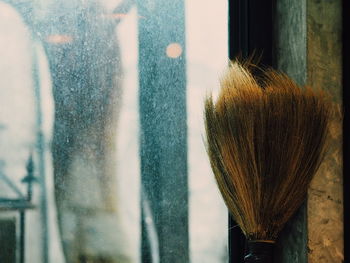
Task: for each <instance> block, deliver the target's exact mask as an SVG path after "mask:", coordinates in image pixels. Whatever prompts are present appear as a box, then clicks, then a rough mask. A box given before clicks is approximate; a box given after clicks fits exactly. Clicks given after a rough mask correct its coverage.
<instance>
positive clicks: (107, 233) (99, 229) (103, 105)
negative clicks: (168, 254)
mask: <svg viewBox="0 0 350 263" xmlns="http://www.w3.org/2000/svg"><path fill="white" fill-rule="evenodd" d="M50 12H51V14H52V16H50V15H49V16H48V19H47V23H48V26H46V28H47V29H48V31H47V32H46V34H45V35H46V39H45V40H46V43H47V45H46V48H47V53H48V57H49V61H50V69H51V74H52V80H53V94H54V100H55V124H54V136H53V144H52V150H53V161H54V178H55V195H56V203H57V209H58V219H59V228H60V232H61V239H62V243H63V250H64V254H65V256H66V259H67V262H118V263H123V262H130V259H129V256H128V255H127V253H126V252H125V249H126V242H125V238H124V235H123V233H122V232H123V231H122V229H121V226H120V224H119V223H118V222H119V220H118V217H119V216H118V212H117V210H118V206H117V200H116V194H115V191H116V189H117V187H116V177H115V173H116V148H115V140H116V138H115V137H116V131H117V127H116V126H117V120H118V111H119V108H120V96H121V88H120V81H121V76H122V72H121V63H120V54H119V46H118V42H117V39H116V35H115V27H116V24H117V22H118V21H119V19H118V18H119V17H117V19H116V16H113V15H112V14H107V13H106V12H105V11H104V10H103V8H102V7H101V6H100V5H98V3H97V1H57V2H55V5H54V6H52V7H51V8H50Z"/></svg>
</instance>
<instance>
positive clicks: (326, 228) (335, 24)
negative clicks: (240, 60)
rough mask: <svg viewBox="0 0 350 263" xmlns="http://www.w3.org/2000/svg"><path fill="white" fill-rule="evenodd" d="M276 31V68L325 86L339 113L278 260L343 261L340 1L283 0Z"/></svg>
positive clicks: (298, 79) (286, 230)
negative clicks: (323, 154) (321, 159)
mask: <svg viewBox="0 0 350 263" xmlns="http://www.w3.org/2000/svg"><path fill="white" fill-rule="evenodd" d="M275 30H276V32H275V33H276V34H275V36H276V41H275V45H276V46H275V48H276V54H275V59H276V66H277V68H278V69H280V70H281V71H283V72H285V73H287V74H288V75H289V76H290V77H292V78H293V79H294V80H295V81H296V82H298V83H299V84H307V85H310V86H312V87H314V88H323V89H327V90H328V91H329V92H330V93H331V95H332V97H333V99H334V102H335V105H334V108H335V112H336V115H335V118H334V120H333V122H332V125H331V139H330V149H329V152H328V153H327V156H326V158H325V160H324V162H323V164H322V166H321V168H320V170H319V172H318V174H317V175H316V177H315V179H314V180H313V182H312V185H311V187H310V190H309V195H308V200H307V202H305V204H304V205H303V206H302V207H301V208H300V209H299V211H298V212H297V213H296V215H295V216H294V217H293V218H292V219H291V220H290V221H289V222H288V224H287V225H286V227H285V228H284V230H283V231H282V233H281V234H280V238H279V240H278V243H277V249H276V252H275V262H288V263H292V262H293V263H294V262H295V263H296V262H298V263H299V262H309V263H314V262H317V263H323V262H324V263H326V262H327V263H333V262H343V257H344V256H343V198H342V196H343V193H342V189H343V188H342V152H341V149H342V127H341V119H340V117H339V116H340V114H339V108H340V104H341V100H342V92H341V91H342V85H341V81H342V78H341V71H342V65H341V48H342V46H341V0H301V1H293V0H279V1H277V6H276V28H275Z"/></svg>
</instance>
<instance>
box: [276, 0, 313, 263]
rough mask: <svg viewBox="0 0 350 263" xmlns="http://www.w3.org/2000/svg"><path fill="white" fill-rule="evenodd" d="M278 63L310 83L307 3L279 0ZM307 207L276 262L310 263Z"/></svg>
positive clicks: (283, 238)
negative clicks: (307, 44)
mask: <svg viewBox="0 0 350 263" xmlns="http://www.w3.org/2000/svg"><path fill="white" fill-rule="evenodd" d="M275 25H276V26H275V36H276V39H275V49H276V54H275V62H276V67H277V69H279V70H281V71H282V72H285V73H287V74H288V75H289V76H290V77H291V78H293V79H294V80H295V81H296V82H297V83H298V84H300V85H304V84H305V83H306V73H307V69H306V66H307V65H306V62H307V61H306V2H305V1H294V0H279V1H277V5H276V24H275ZM306 211H307V209H306V204H304V205H303V206H302V207H301V208H300V209H299V211H298V212H297V213H296V214H295V216H294V217H293V218H292V219H291V220H290V221H289V222H288V223H287V225H286V226H285V228H284V229H283V231H282V232H281V233H280V237H279V240H278V242H277V249H275V262H288V263H294V262H295V263H305V262H307V219H306V215H307V213H306Z"/></svg>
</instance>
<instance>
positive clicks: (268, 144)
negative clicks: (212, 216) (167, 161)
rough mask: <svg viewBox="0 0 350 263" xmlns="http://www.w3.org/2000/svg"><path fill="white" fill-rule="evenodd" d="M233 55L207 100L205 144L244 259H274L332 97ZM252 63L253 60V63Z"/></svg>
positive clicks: (320, 152) (323, 133) (309, 172)
mask: <svg viewBox="0 0 350 263" xmlns="http://www.w3.org/2000/svg"><path fill="white" fill-rule="evenodd" d="M251 66H252V65H251V64H249V63H246V64H240V63H238V62H232V63H231V65H230V67H229V69H228V71H227V73H226V74H225V76H224V77H223V79H222V80H221V91H220V94H219V97H218V99H217V101H216V102H215V103H214V101H213V98H212V97H211V96H209V97H208V98H207V99H206V102H205V125H206V136H207V151H208V155H209V159H210V162H211V166H212V169H213V172H214V175H215V178H216V181H217V184H218V187H219V189H220V191H221V194H222V196H223V199H224V201H225V203H226V205H227V207H228V209H229V211H230V213H231V214H232V215H233V217H234V219H235V221H236V222H237V223H238V225H239V227H240V228H241V229H242V231H243V233H244V234H245V236H246V238H247V240H248V243H247V247H248V253H247V255H246V256H245V262H272V250H273V246H274V243H275V241H276V239H277V237H278V234H279V232H280V231H281V230H282V228H283V226H284V225H285V223H286V222H287V221H288V219H289V218H290V217H291V216H292V215H293V214H294V213H295V211H296V210H297V209H298V208H299V207H300V205H301V204H302V202H303V201H304V200H305V198H306V195H307V189H308V186H309V184H310V182H311V180H312V178H313V176H314V174H315V173H316V171H317V169H318V167H319V166H320V163H321V161H322V158H323V156H324V154H325V150H326V139H327V137H328V126H329V119H330V116H331V110H330V109H331V107H330V106H331V104H330V101H329V99H328V96H327V95H326V94H325V92H322V91H313V90H311V89H310V88H303V89H302V88H300V87H299V86H298V85H297V84H296V83H294V82H293V81H292V80H291V79H290V78H289V77H287V76H286V75H284V74H282V73H278V72H276V71H273V70H265V71H262V72H263V74H262V77H260V78H259V79H257V78H255V77H254V76H253V75H252V73H251V72H250V70H251ZM254 69H256V68H254Z"/></svg>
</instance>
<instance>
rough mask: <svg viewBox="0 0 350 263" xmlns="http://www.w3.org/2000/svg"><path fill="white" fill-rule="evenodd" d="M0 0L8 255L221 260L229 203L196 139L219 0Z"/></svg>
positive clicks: (219, 31) (219, 65)
mask: <svg viewBox="0 0 350 263" xmlns="http://www.w3.org/2000/svg"><path fill="white" fill-rule="evenodd" d="M5 2H6V3H5ZM5 2H4V1H0V39H1V41H0V54H1V58H2V59H1V61H0V84H1V85H0V89H1V90H0V94H1V96H0V101H1V106H0V107H1V110H0V143H1V149H0V160H1V163H2V165H1V168H0V169H1V170H0V172H1V178H0V180H1V183H0V198H1V199H0V223H1V222H2V221H1V220H3V222H4V225H7V226H9V227H8V228H7V229H9V232H11V233H12V234H11V235H12V236H13V233H14V232H15V233H14V234H15V235H16V240H15V241H14V243H16V248H17V249H16V252H15V253H12V254H11V255H7V256H8V258H10V257H11V260H14V257H15V259H16V260H17V261H12V262H21V263H22V262H29V263H31V262H54V263H56V262H57V263H62V262H72V261H73V260H76V261H80V262H90V261H95V262H97V261H98V260H100V262H177V261H176V260H178V262H193V263H195V262H201V263H205V262H208V263H209V262H227V257H228V252H227V211H226V208H225V206H224V204H223V202H222V200H221V197H220V196H219V193H218V190H217V188H216V185H215V182H214V178H213V176H212V174H211V169H210V167H209V162H208V159H207V156H206V152H205V148H204V143H203V139H202V138H203V137H202V136H203V134H204V130H203V118H202V111H203V101H204V97H205V95H206V94H207V92H209V91H212V90H214V91H215V88H216V87H218V78H219V76H220V74H221V72H222V71H223V69H224V68H225V66H226V64H227V53H228V47H227V42H228V41H227V38H228V37H227V35H228V34H227V30H226V28H227V21H228V19H227V13H228V12H227V8H228V7H227V1H224V0H220V1H215V2H214V1H201V0H191V1H168V0H147V1H143V0H140V1H131V0H119V1H117V0H100V1H98V0H75V1H72V0H59V1H40V0H35V1H34V0H33V1H29V0H28V1H5ZM31 165H33V169H32V168H31ZM26 167H27V168H26ZM32 170H33V171H32ZM24 177H25V178H26V179H27V180H24V181H25V182H22V181H23V178H24ZM28 178H29V179H28ZM28 194H29V195H28ZM19 203H20V204H21V205H23V206H22V207H18V206H17V207H16V204H19ZM14 224H15V227H13V226H14ZM14 228H15V230H13V229H14ZM1 232H2V231H1ZM2 233H3V232H2ZM9 235H10V234H9ZM2 240H3V239H2V237H1V236H0V242H2ZM14 254H15V255H14ZM6 260H7V259H6ZM6 260H5V259H3V261H5V262H7V261H6ZM0 261H1V258H0Z"/></svg>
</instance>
